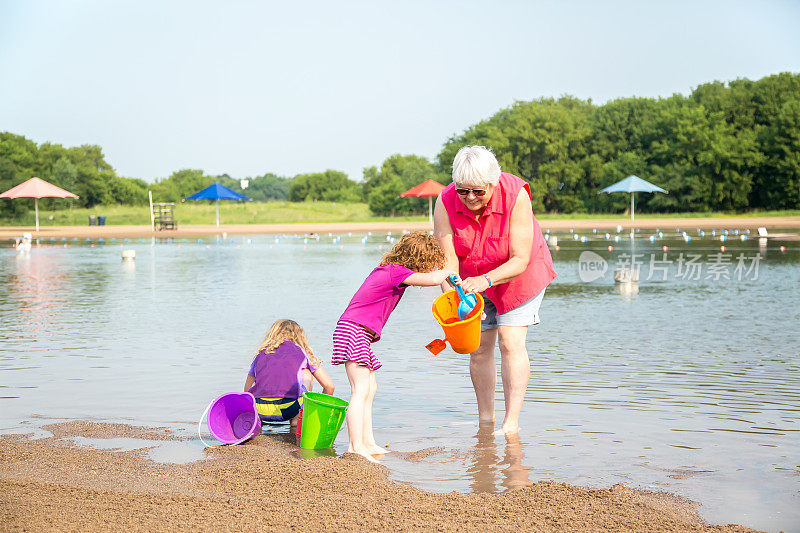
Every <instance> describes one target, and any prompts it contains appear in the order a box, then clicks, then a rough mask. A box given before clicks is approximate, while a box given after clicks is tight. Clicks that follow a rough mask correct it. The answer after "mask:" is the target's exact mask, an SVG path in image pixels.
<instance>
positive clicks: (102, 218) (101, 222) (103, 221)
mask: <svg viewBox="0 0 800 533" xmlns="http://www.w3.org/2000/svg"><path fill="white" fill-rule="evenodd" d="M97 225H98V226H105V225H106V217H105V216H104V215H101V216H99V217H97Z"/></svg>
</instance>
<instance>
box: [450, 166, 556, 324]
mask: <svg viewBox="0 0 800 533" xmlns="http://www.w3.org/2000/svg"><path fill="white" fill-rule="evenodd" d="M523 188H524V189H525V191H526V192H527V193H528V196H530V195H531V189H530V187H529V186H528V184H527V183H525V181H524V180H522V179H520V178H518V177H517V176H514V175H513V174H508V173H506V172H503V173H501V174H500V183H499V184H498V185H497V187H495V189H494V192H493V193H492V198H491V199H490V200H489V203H488V204H487V205H486V209H485V210H484V212H483V214H482V215H481V216H480V217H478V218H477V219H476V218H475V216H474V215H473V214H472V212H471V211H470V210H469V209H467V207H466V206H465V205H464V204H463V202H461V200H460V199H459V198H458V194H457V193H456V191H455V184H453V183H451V184H450V185H448V186H447V187H445V189H444V190H443V191H442V194H441V197H442V203H443V204H444V207H445V209H446V210H447V216H448V218H449V220H450V226H451V227H452V228H453V245H454V247H455V250H456V255H457V256H458V266H459V275H460V276H461V277H462V278H468V277H472V276H480V275H482V274H485V273H487V272H489V271H491V270H493V269H495V268H497V267H498V266H500V265H502V264H503V263H505V262H506V261H508V254H509V245H508V244H509V243H508V241H509V231H510V227H511V211H512V210H513V209H514V206H515V205H516V202H517V197H518V196H519V191H520V190H521V189H523ZM555 277H556V272H555V270H554V269H553V258H552V257H551V256H550V249H549V248H548V247H547V243H546V242H545V240H544V236H543V235H542V229H541V227H539V222H538V221H537V220H536V217H535V216H534V217H533V246H532V247H531V257H530V261H529V262H528V267H527V268H526V269H525V271H524V272H523V273H522V274H520V275H519V276H517V277H515V278H514V279H512V280H511V281H509V282H508V283H502V284H499V285H492V286H491V287H489V288H488V289H487V290H486V292H485V295H486V296H487V297H488V298H489V299H490V300H491V301H492V303H493V304H494V305H495V306H496V307H497V312H498V313H500V314H503V313H506V312H508V311H510V310H512V309H514V308H515V307H517V306H519V305H521V304H523V303H525V302H527V301H528V300H530V299H531V298H533V297H534V296H536V295H537V294H539V293H540V292H541V291H542V289H544V288H545V287H547V286H548V285H549V284H550V282H551V281H553V280H554V279H555Z"/></svg>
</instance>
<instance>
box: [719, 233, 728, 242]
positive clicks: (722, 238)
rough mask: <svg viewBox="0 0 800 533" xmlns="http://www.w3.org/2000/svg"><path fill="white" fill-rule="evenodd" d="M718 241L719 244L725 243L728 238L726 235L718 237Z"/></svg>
mask: <svg viewBox="0 0 800 533" xmlns="http://www.w3.org/2000/svg"><path fill="white" fill-rule="evenodd" d="M719 240H720V242H725V241H727V240H728V236H727V235H720V236H719Z"/></svg>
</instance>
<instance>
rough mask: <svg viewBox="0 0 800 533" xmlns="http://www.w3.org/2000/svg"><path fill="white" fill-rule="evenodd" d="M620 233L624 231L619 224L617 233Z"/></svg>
mask: <svg viewBox="0 0 800 533" xmlns="http://www.w3.org/2000/svg"><path fill="white" fill-rule="evenodd" d="M620 231H622V226H620V225H619V224H617V233H619V232H620Z"/></svg>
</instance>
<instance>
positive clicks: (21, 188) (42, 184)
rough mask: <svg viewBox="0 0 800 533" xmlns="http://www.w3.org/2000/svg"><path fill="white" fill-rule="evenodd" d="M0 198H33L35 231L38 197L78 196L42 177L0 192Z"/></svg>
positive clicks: (37, 224) (37, 215)
mask: <svg viewBox="0 0 800 533" xmlns="http://www.w3.org/2000/svg"><path fill="white" fill-rule="evenodd" d="M0 198H34V205H35V206H36V231H39V198H78V195H77V194H72V193H71V192H69V191H65V190H64V189H62V188H61V187H56V186H55V185H53V184H52V183H48V182H46V181H44V180H43V179H39V178H31V179H29V180H28V181H26V182H24V183H20V184H19V185H17V186H16V187H12V188H11V189H9V190H7V191H6V192H4V193H3V194H0Z"/></svg>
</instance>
